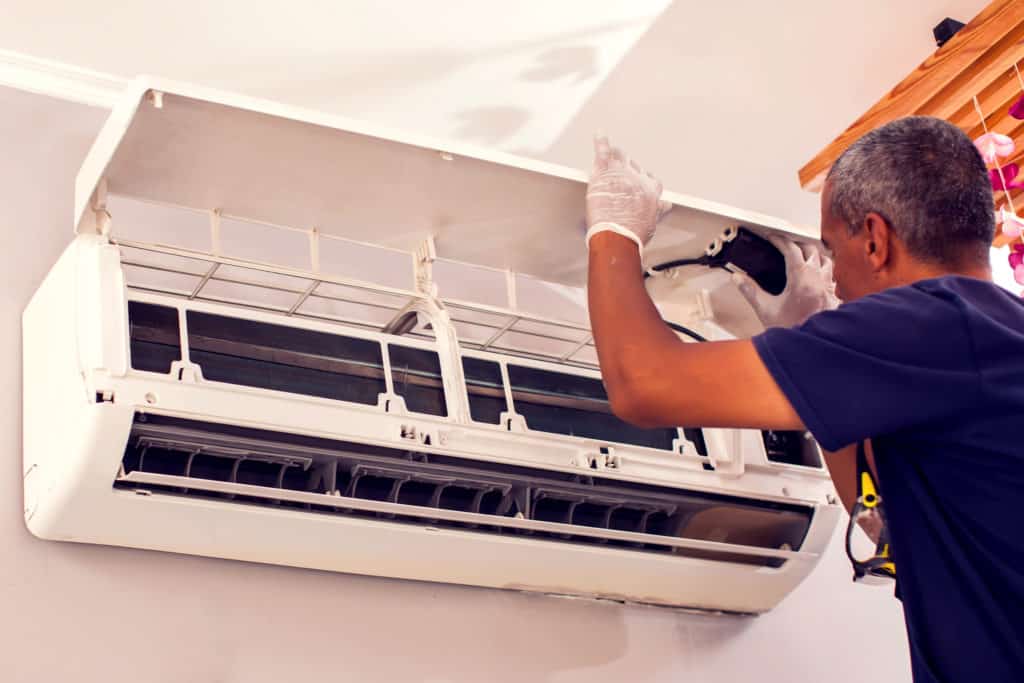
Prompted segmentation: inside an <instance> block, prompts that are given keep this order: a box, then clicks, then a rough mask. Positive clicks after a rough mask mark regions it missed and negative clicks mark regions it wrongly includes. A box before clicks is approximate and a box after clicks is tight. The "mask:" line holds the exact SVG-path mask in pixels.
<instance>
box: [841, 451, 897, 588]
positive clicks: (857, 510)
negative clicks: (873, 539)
mask: <svg viewBox="0 0 1024 683" xmlns="http://www.w3.org/2000/svg"><path fill="white" fill-rule="evenodd" d="M872 511H873V512H875V513H876V514H877V515H878V516H879V518H880V519H881V522H882V529H881V531H880V533H879V534H878V542H877V544H876V545H875V554H874V555H873V556H872V557H870V558H869V559H867V560H858V559H857V558H856V557H855V556H854V554H853V547H852V541H853V530H854V529H855V528H856V526H857V519H858V518H859V517H860V516H861V515H862V514H863V513H865V512H872ZM846 556H847V557H849V558H850V563H851V564H852V565H853V580H854V581H861V580H864V581H865V583H877V582H879V581H880V580H885V579H895V578H896V564H895V563H894V562H893V559H892V549H891V547H890V545H889V528H888V522H887V520H886V516H885V508H884V506H883V505H882V496H881V494H880V493H879V492H878V486H877V485H876V484H875V478H874V477H873V476H872V474H871V468H869V467H868V458H867V454H866V453H865V452H864V442H863V441H862V442H860V443H859V444H857V502H856V503H854V506H853V510H852V511H851V512H850V522H849V524H848V525H847V527H846Z"/></svg>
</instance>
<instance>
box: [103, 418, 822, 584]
mask: <svg viewBox="0 0 1024 683" xmlns="http://www.w3.org/2000/svg"><path fill="white" fill-rule="evenodd" d="M115 486H117V487H118V488H127V489H134V490H136V491H138V492H140V493H163V494H172V495H179V496H202V497H207V498H209V497H213V498H216V499H219V500H223V501H225V502H226V503H227V502H230V503H248V504H258V505H271V506H281V507H288V508H294V509H298V510H304V511H307V512H309V513H312V514H337V515H352V516H360V517H373V518H379V519H383V520H388V521H393V522H407V523H416V524H429V525H431V526H440V527H450V528H458V529H467V530H473V531H475V532H477V533H492V534H512V535H523V536H529V537H531V538H538V539H547V540H550V541H552V542H563V543H564V542H570V543H598V544H606V545H610V546H614V547H619V548H623V549H627V550H632V551H639V552H660V553H675V554H678V555H681V556H686V557H701V558H706V559H716V560H722V561H731V562H743V563H751V564H760V565H766V566H779V565H781V564H782V562H784V561H785V559H786V558H788V557H791V556H793V555H794V554H795V553H794V551H796V550H798V549H799V548H800V545H801V544H802V542H803V539H804V536H805V534H806V532H807V529H808V527H809V525H810V521H811V515H812V511H811V508H808V507H805V506H799V505H788V504H782V503H775V502H769V501H753V500H744V499H741V498H735V497H730V496H718V495H713V494H706V493H700V492H693V491H684V490H678V489H673V488H669V487H660V486H650V485H643V484H634V483H627V482H622V481H617V480H613V479H608V478H606V477H592V476H581V475H575V474H568V473H562V472H555V471H547V470H540V469H534V468H527V467H519V466H510V465H499V464H494V463H486V462H478V461H474V460H470V459H466V458H459V457H454V456H446V455H439V454H434V453H430V454H428V453H417V452H410V451H405V450H398V449H391V448H383V447H379V446H370V445H365V444H356V443H350V442H340V441H333V440H326V439H317V438H311V437H302V436H296V435H290V434H283V433H278V432H269V431H265V430H253V429H248V428H241V427H232V426H225V425H215V424H210V423H203V422H194V421H187V420H180V419H176V418H168V417H162V416H154V415H144V416H139V417H138V418H137V419H136V422H135V424H134V426H133V429H132V434H131V438H130V440H129V444H128V447H127V450H126V452H125V455H124V459H123V468H122V472H121V473H120V474H119V476H118V478H117V480H116V481H115Z"/></svg>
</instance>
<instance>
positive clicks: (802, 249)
mask: <svg viewBox="0 0 1024 683" xmlns="http://www.w3.org/2000/svg"><path fill="white" fill-rule="evenodd" d="M768 240H769V241H770V242H771V243H772V244H774V245H775V247H776V248H777V249H778V250H779V251H781V252H782V254H783V256H785V258H786V288H785V289H784V290H782V293H781V294H779V295H778V296H775V295H772V294H769V293H768V292H766V291H764V290H763V289H761V288H760V287H758V286H757V283H756V282H754V281H753V280H752V279H750V277H748V276H747V275H744V274H742V273H735V274H733V280H734V281H735V282H736V286H737V287H739V290H740V293H741V294H742V295H743V297H744V298H745V299H746V300H747V301H748V302H750V306H751V307H752V308H753V309H754V312H755V313H756V314H757V317H758V318H760V319H761V323H762V324H763V325H764V326H765V327H793V326H794V325H799V324H800V323H802V322H804V321H805V320H807V319H808V318H810V317H811V316H812V315H814V314H815V313H819V312H821V311H825V310H831V309H833V308H835V307H836V306H838V305H839V299H837V298H836V283H835V281H833V279H832V260H831V259H829V258H828V257H827V256H825V255H824V253H822V250H821V248H820V247H818V246H816V245H812V244H799V245H798V244H797V243H796V242H794V241H792V240H790V239H787V238H785V237H778V236H775V235H770V236H769V237H768Z"/></svg>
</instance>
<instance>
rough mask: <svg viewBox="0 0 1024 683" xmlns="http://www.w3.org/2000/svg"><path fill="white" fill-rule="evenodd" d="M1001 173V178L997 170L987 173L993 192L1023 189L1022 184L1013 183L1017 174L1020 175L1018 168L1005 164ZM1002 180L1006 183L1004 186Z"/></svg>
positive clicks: (1015, 165) (1014, 165) (1023, 185)
mask: <svg viewBox="0 0 1024 683" xmlns="http://www.w3.org/2000/svg"><path fill="white" fill-rule="evenodd" d="M1002 171H1003V174H1002V176H1000V175H999V169H998V168H993V169H990V170H989V172H988V179H989V180H990V181H991V182H992V191H993V192H1006V191H1007V189H1010V190H1020V189H1024V182H1020V181H1017V182H1014V180H1015V179H1016V177H1017V174H1018V173H1020V166H1018V165H1017V164H1007V165H1006V166H1003V168H1002ZM1004 180H1005V181H1006V184H1005V185H1004V184H1003V181H1004Z"/></svg>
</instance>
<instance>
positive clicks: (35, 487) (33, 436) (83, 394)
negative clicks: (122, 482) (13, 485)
mask: <svg viewBox="0 0 1024 683" xmlns="http://www.w3.org/2000/svg"><path fill="white" fill-rule="evenodd" d="M78 257H79V254H78V243H77V241H76V242H75V243H72V244H71V245H70V246H69V247H68V249H67V250H66V251H65V252H64V253H63V255H62V256H61V257H60V259H59V260H58V261H57V263H56V264H55V265H54V267H53V268H52V269H51V270H50V272H49V273H48V274H47V276H46V278H45V279H44V280H43V282H42V284H41V285H40V287H39V289H38V290H37V292H36V293H35V295H34V296H33V297H32V299H31V300H30V302H29V304H28V306H27V307H26V309H25V311H24V313H23V315H22V358H23V369H22V394H23V396H22V401H23V402H22V420H23V426H22V438H23V462H24V494H25V507H24V510H25V523H26V525H27V526H28V528H29V530H30V531H31V532H32V533H33V534H35V535H36V536H39V537H41V538H57V537H59V536H60V525H61V520H62V519H65V518H66V516H67V514H68V506H69V505H70V504H71V499H73V498H74V496H75V495H76V494H75V492H76V490H78V488H79V487H80V484H81V481H82V480H83V478H87V472H88V470H89V469H90V468H91V467H94V466H95V463H96V458H97V457H105V459H106V460H109V461H110V463H112V464H113V467H114V469H113V470H111V471H110V472H109V476H113V474H114V473H115V472H116V467H117V462H119V460H120V456H121V453H122V451H123V447H124V446H123V442H124V439H125V438H127V435H128V430H129V428H130V415H131V411H128V412H127V416H128V419H127V420H124V421H123V424H124V426H123V436H122V446H121V449H120V450H116V451H113V452H111V453H107V454H100V456H97V455H96V454H94V453H93V450H94V449H93V446H94V442H95V434H96V432H97V430H98V429H100V428H101V427H100V425H99V422H98V420H99V418H100V417H101V416H103V415H105V414H110V413H113V412H116V411H118V408H116V407H115V406H114V405H113V404H112V403H96V398H95V396H90V395H89V389H88V383H87V381H86V378H85V376H84V375H83V373H82V372H81V369H80V367H79V349H78V320H79V316H81V315H88V314H89V311H81V310H78V308H77V302H76V299H77V297H76V292H75V287H76V281H77V278H78V276H79V273H78ZM122 412H124V411H122ZM108 427H109V425H108Z"/></svg>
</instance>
